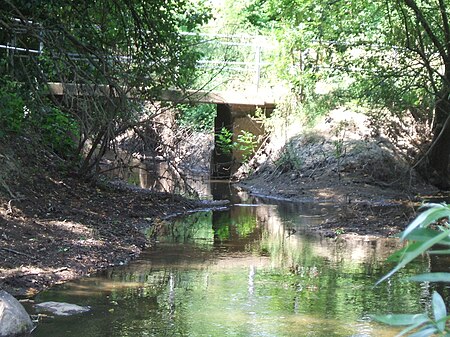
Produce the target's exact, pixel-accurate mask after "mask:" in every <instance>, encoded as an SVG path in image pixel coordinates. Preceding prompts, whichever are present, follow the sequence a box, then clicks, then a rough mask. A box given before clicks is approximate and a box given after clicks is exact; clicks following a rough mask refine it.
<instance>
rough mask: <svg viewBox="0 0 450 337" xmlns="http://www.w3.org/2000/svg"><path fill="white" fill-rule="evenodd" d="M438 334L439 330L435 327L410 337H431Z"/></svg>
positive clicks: (424, 329)
mask: <svg viewBox="0 0 450 337" xmlns="http://www.w3.org/2000/svg"><path fill="white" fill-rule="evenodd" d="M436 332H437V329H436V328H435V327H432V326H428V327H425V328H423V329H422V330H420V331H417V332H416V333H413V334H412V335H409V337H429V336H433V335H434V334H435V333H436Z"/></svg>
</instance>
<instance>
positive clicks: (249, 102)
mask: <svg viewBox="0 0 450 337" xmlns="http://www.w3.org/2000/svg"><path fill="white" fill-rule="evenodd" d="M48 86H49V90H50V93H51V94H53V95H55V96H63V95H72V96H108V95H110V88H109V86H108V85H95V86H94V85H93V86H90V85H81V84H73V83H67V84H64V83H48ZM158 100H161V101H170V102H174V103H212V104H230V105H243V106H259V107H274V106H275V105H276V99H275V98H274V97H273V96H272V95H270V94H268V93H267V92H262V93H259V92H231V91H195V90H187V91H181V90H163V91H162V92H161V94H160V97H158Z"/></svg>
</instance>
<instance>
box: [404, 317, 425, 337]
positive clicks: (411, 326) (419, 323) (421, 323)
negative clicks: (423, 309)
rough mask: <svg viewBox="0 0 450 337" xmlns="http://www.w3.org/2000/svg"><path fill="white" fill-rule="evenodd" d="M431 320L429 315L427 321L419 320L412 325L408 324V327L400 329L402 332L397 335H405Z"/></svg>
mask: <svg viewBox="0 0 450 337" xmlns="http://www.w3.org/2000/svg"><path fill="white" fill-rule="evenodd" d="M429 321H430V319H429V318H428V317H427V321H417V323H416V324H412V325H410V326H408V327H407V328H406V329H403V330H402V331H400V333H399V334H398V335H397V337H399V336H404V335H406V334H407V333H408V332H410V331H413V330H416V329H417V328H418V327H420V326H421V325H423V324H424V323H427V322H429Z"/></svg>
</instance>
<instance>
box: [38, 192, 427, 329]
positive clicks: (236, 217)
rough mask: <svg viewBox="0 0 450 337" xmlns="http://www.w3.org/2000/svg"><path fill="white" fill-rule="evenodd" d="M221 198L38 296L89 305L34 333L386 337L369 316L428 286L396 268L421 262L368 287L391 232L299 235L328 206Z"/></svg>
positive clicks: (414, 306) (405, 304) (380, 267)
mask: <svg viewBox="0 0 450 337" xmlns="http://www.w3.org/2000/svg"><path fill="white" fill-rule="evenodd" d="M224 186H225V185H220V184H219V185H217V186H215V187H214V188H212V189H213V191H216V193H219V192H217V191H218V190H220V187H224ZM219 194H220V193H219ZM222 195H223V193H222ZM216 197H217V195H216ZM228 197H230V196H228ZM231 200H232V204H233V206H232V207H231V208H230V209H227V210H221V211H207V212H201V213H195V214H192V215H190V216H186V217H184V218H181V219H176V220H174V221H171V222H168V223H166V224H162V225H161V226H160V228H159V230H158V231H155V230H154V229H152V230H149V231H148V235H149V236H151V237H153V238H155V239H156V241H155V244H154V245H153V247H152V248H150V249H148V250H147V251H145V252H144V253H143V254H142V255H141V256H140V258H139V259H138V260H136V261H134V262H132V263H131V264H129V265H126V266H121V267H116V268H112V269H109V270H106V271H104V272H101V273H99V274H97V275H94V276H92V277H88V278H84V279H81V280H77V281H74V282H70V283H67V284H64V285H60V286H56V287H53V288H52V289H50V290H48V291H45V292H42V293H40V294H39V295H38V296H37V297H36V298H35V300H36V302H43V301H63V302H69V303H75V304H79V305H83V306H86V305H87V306H90V307H91V310H90V311H89V312H87V313H83V314H78V315H74V316H69V317H53V318H50V317H47V318H43V319H42V320H41V322H40V323H39V325H38V327H37V328H36V330H35V331H34V333H33V336H83V337H90V336H190V337H195V336H220V337H223V336H243V337H244V336H245V337H247V336H321V337H322V336H323V337H329V336H360V337H361V336H394V335H395V333H396V332H398V331H399V330H398V329H393V328H390V327H386V326H384V325H381V324H378V323H376V322H373V321H371V319H370V315H371V314H376V313H387V312H396V313H407V312H408V313H410V312H421V311H422V310H423V309H424V308H426V303H428V301H429V297H430V294H431V292H432V289H431V288H430V286H429V285H428V284H420V283H409V282H405V281H404V280H402V276H403V277H404V276H405V275H408V273H411V272H423V271H426V270H430V268H431V267H430V261H429V260H427V259H423V260H422V261H418V262H415V263H414V264H412V265H411V266H409V267H407V268H405V269H404V270H402V271H401V272H400V273H399V275H398V277H394V278H392V279H391V280H389V281H388V282H384V283H383V284H381V285H379V286H377V287H374V284H375V282H376V281H377V280H378V279H379V278H380V277H381V276H382V275H384V274H385V273H387V272H388V271H389V270H390V267H391V266H386V264H385V263H384V260H385V259H386V257H387V256H388V255H389V254H390V253H391V252H392V251H393V250H395V249H396V248H398V247H399V243H398V241H396V240H395V239H374V238H367V237H363V238H361V237H357V236H350V235H343V236H342V237H341V238H338V239H328V238H321V237H319V236H315V235H311V234H307V231H306V230H307V228H308V226H310V225H313V224H316V223H317V222H320V221H323V220H324V219H326V218H327V217H332V216H333V214H336V212H338V209H336V207H334V206H332V205H317V204H293V203H286V202H274V201H267V200H266V201H263V200H261V199H256V198H250V197H246V196H243V197H241V198H240V197H239V196H238V195H236V194H233V195H232V197H231Z"/></svg>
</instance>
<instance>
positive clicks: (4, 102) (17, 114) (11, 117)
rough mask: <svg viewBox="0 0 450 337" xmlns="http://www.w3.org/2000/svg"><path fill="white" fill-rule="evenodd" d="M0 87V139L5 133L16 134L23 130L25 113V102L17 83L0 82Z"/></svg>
mask: <svg viewBox="0 0 450 337" xmlns="http://www.w3.org/2000/svg"><path fill="white" fill-rule="evenodd" d="M1 82H3V83H1V84H2V85H1V87H0V137H3V136H5V135H6V134H7V133H11V132H12V133H18V132H20V131H21V130H22V128H23V123H24V120H25V116H26V113H27V111H28V110H27V109H26V107H25V102H24V100H23V98H22V97H21V95H20V93H19V91H20V88H19V86H18V84H17V83H14V82H11V81H6V83H4V81H1Z"/></svg>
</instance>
